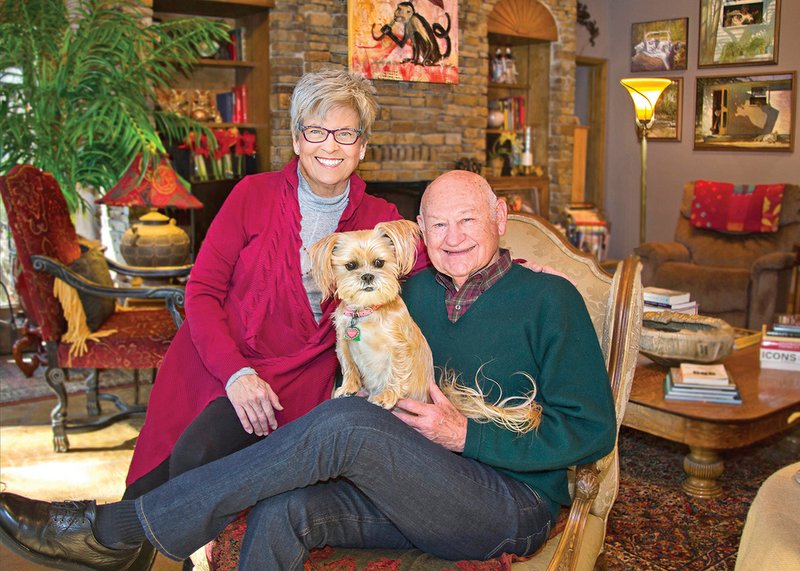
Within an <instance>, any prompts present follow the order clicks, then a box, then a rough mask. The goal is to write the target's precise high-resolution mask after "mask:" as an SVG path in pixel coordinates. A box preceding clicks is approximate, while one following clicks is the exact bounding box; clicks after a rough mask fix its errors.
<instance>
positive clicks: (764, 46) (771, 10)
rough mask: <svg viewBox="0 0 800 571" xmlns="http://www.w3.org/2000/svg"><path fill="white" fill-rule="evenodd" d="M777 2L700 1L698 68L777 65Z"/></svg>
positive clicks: (764, 0) (739, 0)
mask: <svg viewBox="0 0 800 571" xmlns="http://www.w3.org/2000/svg"><path fill="white" fill-rule="evenodd" d="M780 11H781V3H780V0H700V40H699V42H698V50H697V65H698V67H711V66H724V65H763V64H776V63H778V33H779V31H780Z"/></svg>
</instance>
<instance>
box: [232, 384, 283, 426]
mask: <svg viewBox="0 0 800 571" xmlns="http://www.w3.org/2000/svg"><path fill="white" fill-rule="evenodd" d="M227 393H228V398H229V399H230V401H231V403H232V404H233V408H234V410H236V414H237V415H238V416H239V421H240V422H241V423H242V427H243V428H244V430H245V432H247V434H253V433H255V434H256V435H258V436H266V435H267V434H269V431H270V430H275V429H276V428H278V421H277V420H276V419H275V411H276V410H283V406H281V401H280V400H278V395H277V394H275V391H273V390H272V387H271V386H269V383H268V382H267V381H265V380H264V379H262V378H261V377H259V376H258V375H242V376H241V377H239V378H238V379H236V380H235V381H234V382H233V383H232V384H231V385H230V386H229V387H228V389H227Z"/></svg>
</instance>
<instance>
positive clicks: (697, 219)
mask: <svg viewBox="0 0 800 571" xmlns="http://www.w3.org/2000/svg"><path fill="white" fill-rule="evenodd" d="M783 188H784V187H783V185H782V184H756V185H748V184H741V185H734V184H732V183H729V182H714V181H709V180H698V181H697V182H695V185H694V200H692V211H691V216H690V221H691V223H692V225H693V226H696V227H698V228H705V229H710V230H718V231H723V232H740V233H747V232H777V231H778V225H779V222H780V211H781V202H782V200H783Z"/></svg>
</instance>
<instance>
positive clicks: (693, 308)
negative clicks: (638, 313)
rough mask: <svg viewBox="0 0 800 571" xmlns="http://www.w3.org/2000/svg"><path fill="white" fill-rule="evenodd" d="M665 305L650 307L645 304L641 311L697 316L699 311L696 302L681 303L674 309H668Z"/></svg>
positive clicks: (647, 303) (648, 303)
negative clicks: (670, 312) (671, 312)
mask: <svg viewBox="0 0 800 571" xmlns="http://www.w3.org/2000/svg"><path fill="white" fill-rule="evenodd" d="M665 305H666V304H660V305H650V302H645V304H644V308H643V309H644V311H674V312H675V313H685V314H687V315H697V314H698V311H699V309H700V306H699V305H697V302H696V301H690V302H689V303H681V304H678V305H677V306H676V307H668V306H665Z"/></svg>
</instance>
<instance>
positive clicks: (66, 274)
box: [31, 256, 186, 327]
mask: <svg viewBox="0 0 800 571" xmlns="http://www.w3.org/2000/svg"><path fill="white" fill-rule="evenodd" d="M31 261H32V262H33V269H34V270H36V271H38V272H45V273H48V274H51V275H53V276H55V277H57V278H59V279H61V280H63V281H64V282H65V283H67V284H68V285H70V286H72V287H74V288H75V289H76V290H78V291H82V292H84V293H88V294H91V295H96V296H98V297H106V298H119V297H135V298H142V299H163V300H164V303H165V304H166V306H167V309H168V310H169V312H170V314H171V315H172V319H173V320H174V321H175V325H176V326H177V327H180V325H181V323H183V318H182V317H181V314H180V312H179V311H178V308H179V307H183V304H184V303H185V300H186V293H185V292H184V289H183V288H182V287H177V286H160V287H105V286H101V285H98V284H96V283H95V282H93V281H90V280H87V279H86V278H85V277H83V276H81V275H80V274H77V273H75V272H73V271H72V270H71V269H69V268H68V267H67V266H65V265H64V264H62V263H61V262H59V261H58V260H56V259H54V258H50V257H48V256H31Z"/></svg>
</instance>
